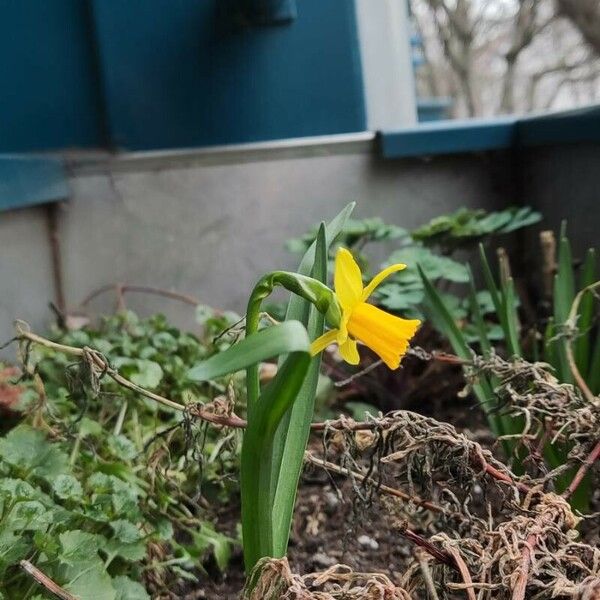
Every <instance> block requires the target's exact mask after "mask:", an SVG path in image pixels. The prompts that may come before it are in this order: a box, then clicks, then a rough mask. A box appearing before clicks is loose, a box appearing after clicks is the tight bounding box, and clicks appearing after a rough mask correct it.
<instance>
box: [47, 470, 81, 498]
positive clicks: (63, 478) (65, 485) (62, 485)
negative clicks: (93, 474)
mask: <svg viewBox="0 0 600 600" xmlns="http://www.w3.org/2000/svg"><path fill="white" fill-rule="evenodd" d="M52 489H53V490H54V493H55V494H56V495H57V496H58V497H59V498H60V499H61V500H81V498H82V496H83V488H82V487H81V483H79V481H77V479H75V477H73V476H72V475H65V474H62V475H58V477H57V478H56V479H55V480H54V481H53V482H52Z"/></svg>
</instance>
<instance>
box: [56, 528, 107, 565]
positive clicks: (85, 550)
mask: <svg viewBox="0 0 600 600" xmlns="http://www.w3.org/2000/svg"><path fill="white" fill-rule="evenodd" d="M58 539H59V541H60V545H61V550H60V552H59V558H60V560H61V561H62V562H64V563H66V564H68V565H71V566H76V565H77V564H78V563H79V562H81V561H86V560H89V559H90V557H92V556H94V555H95V554H96V553H97V552H98V550H99V549H100V547H101V546H102V545H103V543H104V541H105V540H104V538H103V537H102V536H101V535H97V534H95V533H88V532H87V531H81V530H80V529H75V530H73V531H65V532H64V533H61V534H60V535H59V536H58Z"/></svg>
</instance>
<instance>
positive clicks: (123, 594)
mask: <svg viewBox="0 0 600 600" xmlns="http://www.w3.org/2000/svg"><path fill="white" fill-rule="evenodd" d="M112 584H113V588H114V589H115V591H116V593H117V595H116V598H115V600H150V596H149V594H148V592H147V591H146V590H145V588H144V586H142V585H141V584H139V583H138V582H137V581H133V579H129V577H125V576H123V575H120V576H119V577H115V578H114V579H113V580H112Z"/></svg>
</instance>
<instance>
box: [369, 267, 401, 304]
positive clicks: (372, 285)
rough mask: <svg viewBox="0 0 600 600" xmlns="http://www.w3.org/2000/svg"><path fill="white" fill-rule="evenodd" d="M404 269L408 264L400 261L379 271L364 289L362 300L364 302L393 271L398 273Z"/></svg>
mask: <svg viewBox="0 0 600 600" xmlns="http://www.w3.org/2000/svg"><path fill="white" fill-rule="evenodd" d="M402 269H406V265H403V264H402V263H398V264H395V265H391V266H389V267H387V268H385V269H383V271H380V272H379V273H377V275H375V277H373V279H371V282H370V283H369V285H367V287H366V288H365V289H364V290H363V293H362V296H361V300H362V301H363V302H364V301H365V300H366V299H367V298H368V297H369V296H370V295H371V294H372V293H373V292H374V291H375V288H376V287H377V286H378V285H379V284H380V283H381V282H382V281H383V280H384V279H385V278H386V277H389V276H390V275H391V274H392V273H397V272H398V271H402Z"/></svg>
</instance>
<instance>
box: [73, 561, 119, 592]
mask: <svg viewBox="0 0 600 600" xmlns="http://www.w3.org/2000/svg"><path fill="white" fill-rule="evenodd" d="M65 575H66V577H67V578H68V583H66V584H65V585H64V586H63V587H64V588H65V589H66V590H67V591H68V592H70V593H71V594H72V595H73V596H75V597H76V598H78V600H116V597H117V593H116V591H115V589H114V587H113V585H112V580H111V578H110V575H109V574H108V573H107V572H106V570H105V569H104V566H103V564H102V562H101V561H100V559H92V560H89V559H88V560H85V561H84V562H79V563H78V564H76V565H73V566H72V567H69V568H68V569H67V570H66V573H65Z"/></svg>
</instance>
